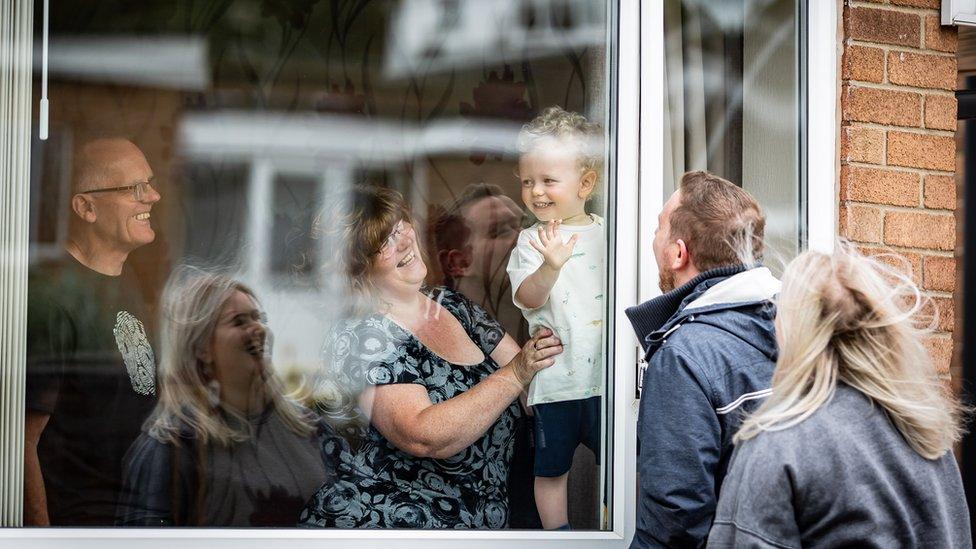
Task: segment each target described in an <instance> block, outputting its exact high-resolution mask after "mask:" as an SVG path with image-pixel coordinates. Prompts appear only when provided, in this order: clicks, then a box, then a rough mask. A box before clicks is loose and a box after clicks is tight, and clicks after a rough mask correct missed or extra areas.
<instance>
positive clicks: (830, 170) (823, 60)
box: [0, 0, 840, 549]
mask: <svg viewBox="0 0 976 549" xmlns="http://www.w3.org/2000/svg"><path fill="white" fill-rule="evenodd" d="M642 3H643V6H642V5H641V4H642ZM807 10H808V11H807V23H808V27H807V39H808V42H807V48H808V50H807V51H808V66H807V71H808V73H807V74H808V77H807V79H806V82H807V89H806V96H807V98H808V115H807V121H808V123H807V136H806V140H805V143H806V144H807V145H806V155H807V162H806V169H807V178H806V180H807V181H808V182H809V183H808V190H807V197H808V202H807V204H806V208H807V211H808V212H809V215H807V219H808V226H807V235H808V238H809V241H808V243H809V247H811V248H817V249H826V250H829V249H831V248H832V246H833V242H834V239H835V237H836V234H837V232H836V217H837V216H836V210H837V179H838V168H837V164H838V161H837V159H838V151H837V134H838V132H839V118H838V113H839V109H838V97H839V93H838V89H839V88H838V82H839V78H838V76H839V75H838V73H837V67H838V62H837V60H838V58H839V48H840V43H839V40H838V36H839V34H838V26H839V24H840V20H839V18H838V10H837V2H833V1H829V0H828V1H820V0H807ZM612 24H613V22H611V25H612ZM663 24H664V17H663V4H661V3H658V2H651V1H646V2H639V1H638V0H621V1H620V2H619V4H618V5H617V29H616V31H617V48H616V49H615V51H614V57H613V58H612V59H611V63H613V64H615V65H616V71H617V80H616V81H614V82H610V89H611V90H612V91H611V94H612V96H614V97H615V104H616V111H615V112H612V113H611V123H610V127H611V129H612V131H613V129H615V131H613V133H612V135H611V143H612V144H614V145H615V151H616V163H615V165H614V168H615V174H613V175H614V177H613V180H614V181H615V182H616V186H615V188H614V190H613V194H614V196H615V197H616V210H615V212H614V215H613V224H612V225H611V226H612V227H614V229H615V233H614V234H613V236H612V240H611V245H612V246H613V247H614V248H615V250H616V263H615V265H614V266H613V271H612V272H613V273H614V277H613V279H612V282H611V283H612V284H613V287H614V294H613V295H614V296H615V301H614V303H613V309H612V316H611V320H612V324H611V326H612V328H611V329H612V330H613V331H612V333H613V338H614V339H613V349H612V351H611V352H612V355H613V362H612V363H613V364H615V372H614V375H613V376H612V378H611V379H612V383H613V391H614V395H615V398H614V402H613V410H612V420H613V421H612V432H611V433H612V441H613V446H612V452H610V460H609V462H610V463H609V466H610V467H612V476H611V479H612V502H611V506H610V508H611V509H612V515H611V522H610V530H609V531H606V532H593V531H588V532H541V531H496V532H486V531H458V532H455V531H404V530H394V531H390V530H300V529H186V528H180V529H173V528H171V529H156V528H149V529H122V528H119V529H112V528H106V529H76V528H57V529H28V528H6V529H0V545H4V546H8V545H9V546H18V547H21V546H30V547H36V548H43V547H51V548H58V549H60V548H61V547H64V546H65V543H66V542H67V541H68V540H70V541H71V545H72V546H74V547H85V548H93V549H96V548H97V549H112V548H123V547H124V548H128V547H134V546H138V547H140V548H155V547H159V548H166V549H169V548H170V547H173V546H174V545H175V544H179V543H181V542H184V541H183V540H193V546H194V547H199V546H205V547H228V546H230V545H231V544H233V547H234V548H235V549H245V548H252V547H253V548H259V547H260V548H262V549H265V548H268V547H272V548H278V547H289V548H291V547H296V548H297V547H302V548H305V547H308V545H309V542H310V541H314V542H316V543H319V544H321V545H322V546H328V547H330V548H341V547H361V546H363V544H364V542H372V543H373V544H380V543H382V544H383V545H384V546H385V547H387V548H389V549H400V548H411V549H413V548H423V549H439V548H448V547H451V548H453V547H457V546H458V545H459V544H460V543H463V544H464V546H465V547H467V548H470V549H479V548H487V547H494V546H497V545H499V544H506V545H509V546H510V545H512V544H516V545H517V546H519V547H530V546H538V545H542V544H552V543H558V544H559V545H560V547H569V548H579V549H584V548H586V549H590V548H606V549H610V548H624V547H627V546H628V545H629V544H630V540H631V538H632V537H633V532H634V527H635V511H636V500H635V498H636V493H637V492H636V423H637V401H636V400H635V399H634V397H633V395H634V388H635V387H636V368H635V365H636V362H637V359H638V352H637V347H636V345H635V339H634V336H633V335H632V331H631V329H630V323H629V322H628V320H627V319H626V316H625V315H624V309H625V308H626V307H628V306H630V305H632V304H634V303H637V302H638V299H640V300H645V299H648V298H651V297H653V296H655V295H657V294H658V293H659V291H658V290H657V269H656V266H655V264H654V261H653V255H652V253H651V240H652V238H653V233H654V229H655V227H656V224H657V212H658V211H660V209H661V207H662V205H663V200H664V196H663V188H664V187H663V180H662V177H663V176H662V174H663V173H664V171H663V161H664V157H663V144H664V133H663V128H664V125H663V112H662V108H661V106H662V105H663V104H664V102H663V98H664V36H663ZM610 104H611V105H613V104H614V101H611V102H610ZM630 228H632V229H630ZM0 305H4V304H3V303H0ZM184 543H185V542H184Z"/></svg>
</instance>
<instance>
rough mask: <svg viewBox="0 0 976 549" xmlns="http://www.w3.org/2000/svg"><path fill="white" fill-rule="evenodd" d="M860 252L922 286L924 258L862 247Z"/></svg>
mask: <svg viewBox="0 0 976 549" xmlns="http://www.w3.org/2000/svg"><path fill="white" fill-rule="evenodd" d="M858 251H859V252H861V254H862V255H866V256H870V257H873V258H874V259H876V260H878V261H880V262H881V263H884V264H885V265H888V266H889V267H892V268H894V269H896V270H897V271H899V272H901V273H903V274H906V275H909V276H911V277H912V281H914V282H915V284H918V285H919V286H921V284H922V256H921V255H920V254H917V253H914V252H895V251H892V250H890V249H888V248H869V247H861V248H858Z"/></svg>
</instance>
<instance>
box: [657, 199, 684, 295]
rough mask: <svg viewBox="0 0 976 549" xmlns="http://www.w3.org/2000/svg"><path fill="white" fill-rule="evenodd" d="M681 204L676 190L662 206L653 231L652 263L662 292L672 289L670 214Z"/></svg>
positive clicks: (672, 250)
mask: <svg viewBox="0 0 976 549" xmlns="http://www.w3.org/2000/svg"><path fill="white" fill-rule="evenodd" d="M680 203H681V191H680V190H677V191H675V192H674V194H672V195H671V198H669V199H668V201H667V202H666V203H665V204H664V208H663V209H662V210H661V213H660V214H658V216H657V229H655V230H654V244H653V248H654V261H655V263H657V272H658V285H659V286H660V287H661V291H662V292H665V293H667V292H670V291H671V290H673V289H674V278H675V275H674V270H672V269H671V261H672V260H673V259H674V251H675V250H674V247H675V244H674V242H673V241H672V238H671V213H672V212H673V211H674V209H675V208H677V207H678V204H680Z"/></svg>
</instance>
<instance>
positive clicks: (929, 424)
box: [734, 242, 968, 459]
mask: <svg viewBox="0 0 976 549" xmlns="http://www.w3.org/2000/svg"><path fill="white" fill-rule="evenodd" d="M909 272H910V269H909ZM928 307H929V304H928V302H927V300H925V299H924V298H923V297H922V295H921V293H920V292H919V289H918V287H917V286H916V285H915V284H914V283H913V282H912V279H911V276H910V275H908V274H905V272H902V271H901V270H900V269H897V268H895V267H891V266H888V265H885V264H884V263H882V262H880V261H878V260H876V259H872V258H867V257H864V256H862V255H860V254H859V253H858V252H857V251H856V250H854V248H853V246H851V245H850V244H848V243H845V242H840V243H838V245H837V246H836V251H835V252H834V253H833V254H830V255H828V254H824V253H819V252H815V251H808V252H804V253H803V254H801V255H800V256H799V257H797V258H796V259H795V260H793V261H792V262H791V263H790V264H789V265H788V266H787V268H786V272H785V273H784V274H783V288H782V291H781V293H780V295H779V298H778V300H777V314H776V338H777V340H778V342H779V359H778V360H777V363H776V370H775V372H774V373H773V381H772V394H771V395H770V396H769V398H768V399H766V401H765V402H764V403H763V404H762V405H761V406H760V407H759V408H758V409H757V410H756V411H755V412H754V413H753V414H752V415H750V416H748V417H747V418H746V419H745V420H744V421H743V423H742V426H741V428H740V429H739V431H738V432H737V433H736V435H735V437H734V440H735V441H736V442H739V441H743V440H749V439H751V438H753V437H755V436H756V435H758V434H759V433H761V432H762V431H775V430H781V429H787V428H789V427H792V426H794V425H796V424H798V423H800V422H801V421H803V420H805V419H806V418H808V417H810V416H811V415H812V414H813V413H814V412H816V411H817V410H818V409H819V408H820V407H821V406H822V405H823V404H824V403H826V402H827V401H828V400H829V399H830V398H831V397H832V396H833V393H834V391H835V389H836V387H837V383H838V382H843V383H845V384H847V385H849V386H850V387H852V388H854V389H856V390H858V391H860V392H861V393H863V394H864V395H865V396H867V397H868V398H869V399H871V401H872V402H874V403H875V404H877V405H879V406H881V407H882V408H883V409H884V411H885V412H886V413H887V415H888V417H889V419H890V420H891V422H892V423H893V424H894V426H895V428H897V429H898V431H899V432H901V434H902V436H904V438H905V440H906V441H907V442H908V444H909V445H910V446H911V447H912V449H914V450H915V451H916V452H918V453H919V454H920V455H922V456H924V457H925V458H928V459H936V458H938V457H940V456H941V455H943V454H944V453H945V452H946V451H947V450H949V449H951V448H952V445H953V443H955V442H956V441H957V440H959V438H960V437H961V436H962V433H963V425H962V418H963V416H964V414H965V413H966V412H968V410H967V409H966V408H964V407H963V406H962V405H961V404H960V403H959V401H958V400H957V399H955V398H954V397H953V396H952V395H951V394H950V392H949V391H948V389H947V388H946V387H944V386H943V383H942V381H941V380H940V378H939V376H938V374H937V373H936V371H935V368H934V367H933V365H932V361H931V359H930V358H929V355H928V352H927V351H926V349H925V347H924V346H923V345H922V339H921V338H922V336H924V335H925V334H926V333H927V332H928V331H929V330H930V328H931V326H932V323H933V322H934V321H935V319H934V318H933V316H932V315H927V314H925V313H923V311H924V310H927V309H928ZM926 317H928V318H926ZM926 320H927V322H926Z"/></svg>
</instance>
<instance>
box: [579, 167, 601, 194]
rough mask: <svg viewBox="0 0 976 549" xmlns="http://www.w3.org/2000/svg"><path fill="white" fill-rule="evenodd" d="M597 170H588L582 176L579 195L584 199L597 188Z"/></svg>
mask: <svg viewBox="0 0 976 549" xmlns="http://www.w3.org/2000/svg"><path fill="white" fill-rule="evenodd" d="M596 179H597V177H596V171H594V170H586V173H584V174H583V177H582V178H580V189H579V193H578V196H579V197H580V198H582V199H583V200H586V199H588V198H589V197H590V195H591V194H593V190H594V189H595V188H596Z"/></svg>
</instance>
